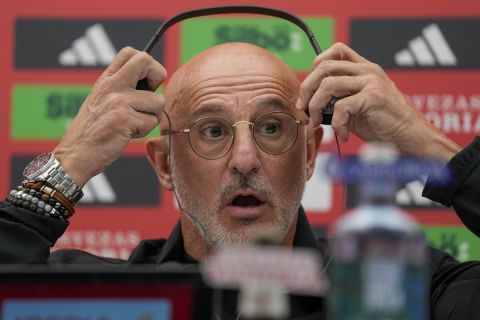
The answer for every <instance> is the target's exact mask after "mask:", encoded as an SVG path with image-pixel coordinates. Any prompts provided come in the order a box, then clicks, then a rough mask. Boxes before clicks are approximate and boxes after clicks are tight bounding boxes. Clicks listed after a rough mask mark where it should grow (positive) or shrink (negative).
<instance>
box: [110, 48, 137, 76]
mask: <svg viewBox="0 0 480 320" xmlns="http://www.w3.org/2000/svg"><path fill="white" fill-rule="evenodd" d="M139 52H140V51H138V50H137V49H134V48H132V47H125V48H123V49H122V50H120V51H119V52H118V54H117V55H116V56H115V58H114V59H113V61H112V62H111V63H110V65H109V66H108V67H107V69H105V71H104V72H103V73H102V76H112V75H114V74H115V73H116V72H117V71H118V70H120V68H121V67H122V66H123V65H124V64H125V63H126V62H127V61H128V60H130V59H131V58H132V57H133V56H134V55H136V54H137V53H139Z"/></svg>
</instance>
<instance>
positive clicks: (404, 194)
mask: <svg viewBox="0 0 480 320" xmlns="http://www.w3.org/2000/svg"><path fill="white" fill-rule="evenodd" d="M424 186H425V181H424V180H420V179H419V180H414V181H410V182H408V183H406V184H404V185H403V186H401V187H400V188H398V189H397V191H396V192H395V196H394V199H395V202H394V204H395V205H396V206H397V207H399V208H403V209H407V210H408V211H410V210H411V209H421V210H425V209H429V210H430V209H433V210H436V212H438V213H447V210H449V208H447V207H445V206H443V205H441V204H440V203H437V202H435V201H432V200H430V199H428V198H424V197H422V191H423V188H424ZM346 187H347V191H346V192H347V207H348V208H353V207H356V206H358V205H359V204H361V203H362V195H361V189H360V188H361V187H359V186H357V185H352V184H347V185H346ZM448 213H450V211H448Z"/></svg>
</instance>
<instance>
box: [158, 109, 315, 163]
mask: <svg viewBox="0 0 480 320" xmlns="http://www.w3.org/2000/svg"><path fill="white" fill-rule="evenodd" d="M240 124H247V125H249V126H250V127H251V128H252V131H253V139H254V141H255V143H256V144H257V145H258V146H259V147H260V149H261V150H263V151H264V152H266V153H269V154H274V155H276V154H281V153H284V152H287V151H288V150H290V148H291V147H293V145H294V144H295V142H296V141H297V137H298V126H299V125H306V124H308V120H297V119H295V118H294V117H293V115H291V114H290V113H287V112H269V113H266V114H263V115H261V116H259V117H258V118H256V119H255V120H254V121H253V122H250V121H246V120H242V121H238V122H235V123H234V124H231V123H230V122H229V121H228V120H226V119H224V118H219V117H208V118H202V119H198V120H196V121H194V122H193V123H192V124H190V126H189V127H188V128H186V129H181V130H164V131H162V135H166V134H177V133H187V134H188V141H189V143H190V146H191V148H192V150H193V151H194V152H195V153H196V154H197V155H198V156H200V157H202V158H205V159H208V160H215V159H219V158H221V157H223V156H225V155H226V154H227V153H228V152H229V151H230V149H231V148H232V146H233V143H234V141H235V127H236V126H238V125H240Z"/></svg>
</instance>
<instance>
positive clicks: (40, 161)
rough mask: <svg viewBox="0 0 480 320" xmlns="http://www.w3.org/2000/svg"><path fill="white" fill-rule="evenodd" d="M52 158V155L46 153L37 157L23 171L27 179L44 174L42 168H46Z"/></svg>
mask: <svg viewBox="0 0 480 320" xmlns="http://www.w3.org/2000/svg"><path fill="white" fill-rule="evenodd" d="M51 158H52V153H51V152H48V153H44V154H41V155H39V156H38V157H36V158H35V159H33V160H32V162H30V163H29V164H28V165H27V167H26V168H25V169H24V170H23V176H24V177H25V178H27V179H32V178H34V177H36V176H38V175H39V174H41V173H42V170H40V169H42V167H43V166H45V165H46V164H47V163H48V162H49V161H50V159H51Z"/></svg>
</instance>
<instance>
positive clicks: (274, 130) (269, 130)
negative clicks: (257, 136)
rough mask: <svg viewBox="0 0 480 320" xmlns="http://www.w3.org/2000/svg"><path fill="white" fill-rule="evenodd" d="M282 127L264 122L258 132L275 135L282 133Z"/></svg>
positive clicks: (275, 123)
mask: <svg viewBox="0 0 480 320" xmlns="http://www.w3.org/2000/svg"><path fill="white" fill-rule="evenodd" d="M281 129H282V128H281V126H280V124H279V123H278V122H272V121H270V122H264V123H262V124H260V125H259V128H258V132H259V133H261V134H264V135H275V134H278V133H279V132H280V131H281Z"/></svg>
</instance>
